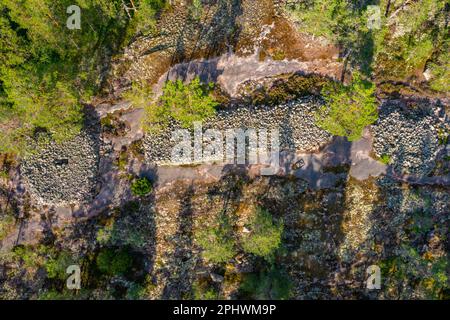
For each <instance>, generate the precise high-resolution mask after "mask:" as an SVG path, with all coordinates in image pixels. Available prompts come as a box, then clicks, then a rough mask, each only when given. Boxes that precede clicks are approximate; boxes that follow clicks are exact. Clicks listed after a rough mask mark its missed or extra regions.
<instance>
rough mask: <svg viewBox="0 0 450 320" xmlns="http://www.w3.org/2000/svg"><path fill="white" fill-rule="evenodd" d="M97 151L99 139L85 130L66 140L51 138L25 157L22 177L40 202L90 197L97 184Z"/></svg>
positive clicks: (58, 202) (55, 202)
mask: <svg viewBox="0 0 450 320" xmlns="http://www.w3.org/2000/svg"><path fill="white" fill-rule="evenodd" d="M98 152H99V144H98V142H97V140H96V139H95V137H94V136H92V135H90V134H88V133H86V132H82V133H81V134H79V135H78V136H76V137H75V138H73V139H72V140H70V141H67V142H65V143H61V144H58V143H55V142H50V143H49V144H48V145H47V146H46V147H45V148H44V149H43V150H42V151H41V152H40V153H39V154H36V155H32V156H30V157H28V158H26V159H25V160H24V161H23V163H22V166H21V173H22V177H23V180H24V182H25V183H26V185H27V186H28V190H29V191H30V193H31V194H33V195H34V196H35V198H36V199H37V201H38V203H40V204H62V203H65V204H69V203H79V202H84V201H88V200H89V199H91V197H92V195H93V192H94V190H95V186H96V177H97V172H98V161H99V154H98Z"/></svg>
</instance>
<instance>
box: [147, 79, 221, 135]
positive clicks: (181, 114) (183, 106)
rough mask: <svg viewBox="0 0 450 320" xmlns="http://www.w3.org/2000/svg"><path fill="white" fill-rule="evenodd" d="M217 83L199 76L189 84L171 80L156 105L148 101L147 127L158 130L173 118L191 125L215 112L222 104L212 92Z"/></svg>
mask: <svg viewBox="0 0 450 320" xmlns="http://www.w3.org/2000/svg"><path fill="white" fill-rule="evenodd" d="M213 87H214V85H213V83H209V84H208V85H205V84H202V83H200V78H199V77H196V78H195V79H194V80H192V81H191V82H190V83H189V84H184V83H183V81H181V80H176V81H170V80H169V81H167V82H166V84H165V85H164V88H163V94H162V95H161V97H160V98H159V100H158V101H157V102H156V104H146V105H144V109H145V114H146V116H145V119H144V122H143V125H144V129H145V130H146V131H147V132H154V131H157V130H159V129H161V128H164V127H165V126H167V124H168V123H169V121H170V120H171V119H174V120H176V121H178V122H179V123H180V124H181V126H182V127H184V128H188V127H190V126H191V125H192V123H193V122H194V121H203V120H204V119H206V118H208V117H210V116H212V115H214V114H215V107H216V106H217V105H218V103H217V102H216V101H215V100H214V98H213V97H212V95H211V91H212V89H213Z"/></svg>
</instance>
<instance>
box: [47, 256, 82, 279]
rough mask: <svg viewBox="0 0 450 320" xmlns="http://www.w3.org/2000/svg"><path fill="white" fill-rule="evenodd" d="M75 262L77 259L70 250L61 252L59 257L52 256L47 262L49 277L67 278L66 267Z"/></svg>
mask: <svg viewBox="0 0 450 320" xmlns="http://www.w3.org/2000/svg"><path fill="white" fill-rule="evenodd" d="M74 262H75V259H74V258H73V257H72V255H71V254H70V253H68V252H61V253H59V254H58V256H57V257H55V258H50V259H49V260H47V261H46V263H45V269H46V270H47V275H48V277H49V278H56V279H60V280H65V279H66V278H67V274H66V269H67V267H68V266H70V265H72V264H74Z"/></svg>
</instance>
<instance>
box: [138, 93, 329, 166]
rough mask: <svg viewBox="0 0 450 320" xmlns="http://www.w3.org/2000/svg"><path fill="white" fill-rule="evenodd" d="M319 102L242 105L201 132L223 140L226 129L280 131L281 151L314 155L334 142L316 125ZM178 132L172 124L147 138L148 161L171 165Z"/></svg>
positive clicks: (219, 114) (220, 113)
mask: <svg viewBox="0 0 450 320" xmlns="http://www.w3.org/2000/svg"><path fill="white" fill-rule="evenodd" d="M320 103H321V102H320V100H318V99H316V98H313V97H308V98H304V99H300V100H295V101H291V102H288V103H286V104H282V105H278V106H240V107H236V108H233V109H228V110H220V111H218V112H217V114H216V115H215V116H214V117H212V118H210V119H208V120H206V121H205V122H204V123H203V124H202V129H203V132H204V131H205V130H207V129H217V130H220V131H221V132H222V135H223V137H224V139H225V132H226V130H227V129H239V128H241V129H244V130H245V129H248V128H252V129H268V133H269V137H270V133H271V132H272V130H273V129H279V138H280V150H295V151H304V152H312V151H315V150H317V149H319V148H320V147H321V146H323V145H325V144H326V143H328V142H329V141H330V139H331V135H330V134H329V133H327V132H326V131H324V130H322V129H320V128H318V127H317V126H316V125H315V119H314V111H315V110H316V109H317V108H318V107H319V106H320ZM175 129H179V126H178V125H177V124H175V123H172V124H171V125H170V126H169V127H168V128H167V129H166V130H164V132H162V133H159V134H157V135H152V134H149V135H146V136H145V138H144V147H145V155H146V161H147V162H150V163H156V164H160V165H161V164H171V161H170V160H171V151H172V149H173V147H174V146H175V145H176V144H177V142H178V141H179V140H176V139H174V138H172V131H173V130H175ZM268 140H270V139H268ZM204 143H205V142H204Z"/></svg>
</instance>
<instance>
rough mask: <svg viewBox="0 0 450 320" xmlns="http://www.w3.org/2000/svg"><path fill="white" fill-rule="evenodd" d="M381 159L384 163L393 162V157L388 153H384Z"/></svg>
mask: <svg viewBox="0 0 450 320" xmlns="http://www.w3.org/2000/svg"><path fill="white" fill-rule="evenodd" d="M380 161H381V162H382V163H384V164H389V163H390V162H391V157H390V156H389V155H388V154H382V155H381V157H380Z"/></svg>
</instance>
